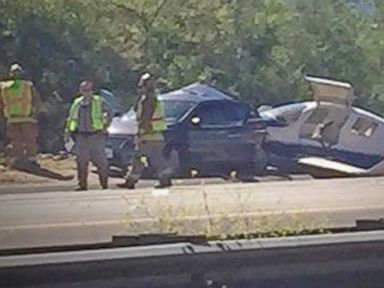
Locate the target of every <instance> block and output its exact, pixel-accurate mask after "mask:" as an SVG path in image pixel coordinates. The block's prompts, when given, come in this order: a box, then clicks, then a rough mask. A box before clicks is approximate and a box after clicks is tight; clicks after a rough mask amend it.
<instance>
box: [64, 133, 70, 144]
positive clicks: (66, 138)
mask: <svg viewBox="0 0 384 288" xmlns="http://www.w3.org/2000/svg"><path fill="white" fill-rule="evenodd" d="M69 138H71V134H70V133H69V132H64V135H63V141H64V143H66V142H68V141H69Z"/></svg>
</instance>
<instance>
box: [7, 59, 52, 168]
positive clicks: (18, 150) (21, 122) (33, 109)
mask: <svg viewBox="0 0 384 288" xmlns="http://www.w3.org/2000/svg"><path fill="white" fill-rule="evenodd" d="M23 74H24V69H23V67H22V66H21V65H20V64H18V63H14V64H12V65H11V66H10V68H9V78H8V79H7V80H5V81H2V82H0V110H1V113H0V115H1V116H2V117H3V118H4V120H5V122H6V131H7V132H6V134H7V138H8V140H9V141H10V143H9V144H8V145H7V147H6V149H5V154H6V157H7V162H8V164H9V165H10V166H13V165H16V166H18V165H22V166H24V165H30V164H32V165H34V166H35V165H37V162H36V160H37V159H36V156H37V150H38V147H37V143H36V139H37V135H38V126H37V118H38V116H39V114H41V113H45V112H46V111H45V108H44V106H43V103H42V102H41V99H40V96H39V94H38V93H37V90H36V89H35V87H34V85H33V83H32V81H29V80H25V79H24V77H23ZM37 166H38V165H37Z"/></svg>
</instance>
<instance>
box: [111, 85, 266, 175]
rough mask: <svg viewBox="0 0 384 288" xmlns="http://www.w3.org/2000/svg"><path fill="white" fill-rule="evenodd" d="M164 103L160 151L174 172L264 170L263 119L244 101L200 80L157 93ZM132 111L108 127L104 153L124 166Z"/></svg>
mask: <svg viewBox="0 0 384 288" xmlns="http://www.w3.org/2000/svg"><path fill="white" fill-rule="evenodd" d="M159 99H160V101H163V103H164V107H165V116H166V122H167V130H166V131H165V133H164V135H165V139H166V142H167V146H166V149H165V151H164V153H165V156H166V157H170V159H171V163H172V165H173V166H174V169H175V170H176V171H177V172H178V174H186V173H187V172H188V171H189V170H191V169H196V170H198V171H199V172H201V173H203V174H211V175H212V174H216V173H220V174H221V173H223V172H224V173H225V172H226V171H229V170H238V171H239V170H242V171H245V172H247V173H252V172H255V171H256V170H260V169H263V168H264V166H265V163H266V159H265V156H264V155H265V154H264V152H263V150H262V148H261V145H262V143H263V140H264V136H265V127H264V124H263V122H262V121H261V120H260V119H259V118H257V117H256V115H255V114H254V112H253V111H252V110H251V109H250V107H249V106H248V105H247V104H244V103H242V102H240V101H237V100H235V99H233V98H231V97H230V96H228V95H226V94H224V93H222V92H220V91H218V90H216V89H214V88H212V87H210V86H207V85H203V84H192V85H190V86H187V87H185V88H182V89H180V90H176V91H173V92H170V93H166V94H162V95H160V96H159ZM136 129H137V128H136V123H135V113H134V111H133V110H132V109H131V110H130V111H128V112H127V113H126V114H125V115H123V116H122V117H120V118H115V119H114V121H113V122H112V124H111V126H110V128H109V139H108V141H107V148H106V151H107V156H108V159H109V162H110V164H111V165H112V166H117V167H121V168H123V169H124V168H125V167H127V166H128V165H129V164H130V162H131V160H132V156H133V137H134V136H133V135H134V134H135V133H136Z"/></svg>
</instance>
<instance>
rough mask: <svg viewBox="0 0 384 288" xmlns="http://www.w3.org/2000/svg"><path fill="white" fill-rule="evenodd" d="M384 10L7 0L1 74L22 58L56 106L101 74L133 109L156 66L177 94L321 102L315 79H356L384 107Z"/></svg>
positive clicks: (256, 0) (275, 0) (338, 1)
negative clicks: (189, 91) (206, 86)
mask: <svg viewBox="0 0 384 288" xmlns="http://www.w3.org/2000/svg"><path fill="white" fill-rule="evenodd" d="M357 2H359V5H355V4H354V3H357ZM383 12H384V3H383V1H380V0H362V1H351V0H322V1H318V0H290V1H287V0H210V1H202V0H183V1H182V0H93V1H92V0H0V73H5V71H6V67H7V65H8V64H9V63H10V62H11V61H14V60H19V61H21V62H22V63H23V64H24V66H26V68H27V69H28V71H29V73H30V75H31V77H32V78H33V80H34V81H35V83H36V84H37V86H38V88H39V90H41V93H42V95H43V98H44V99H45V100H49V101H51V102H53V103H56V102H57V101H58V100H57V98H60V99H61V100H62V101H64V103H67V102H68V101H69V100H70V99H71V98H72V97H73V94H74V93H75V92H76V88H77V84H78V82H79V80H80V79H81V78H84V77H91V78H94V79H95V80H96V81H97V83H99V84H100V85H102V86H107V87H109V88H110V89H112V90H113V91H114V92H115V93H116V94H117V95H118V97H120V99H122V100H123V103H126V104H129V103H132V102H133V101H134V99H135V95H134V94H135V82H136V79H137V77H138V74H139V73H141V72H143V71H151V72H153V73H155V74H156V75H158V76H159V78H160V82H161V85H162V87H164V88H166V89H172V88H177V87H180V86H182V85H185V84H188V83H191V82H194V81H196V80H199V79H200V80H201V79H210V80H212V81H214V82H215V83H216V85H217V86H219V87H220V88H222V89H225V90H227V91H229V92H231V93H232V94H233V95H236V96H238V97H240V98H242V99H244V100H246V101H247V102H249V103H251V104H253V105H254V106H258V105H260V104H272V105H273V104H278V103H283V102H287V101H294V100H300V99H306V98H308V97H310V94H309V91H308V87H307V85H306V84H305V83H304V82H303V76H304V75H305V74H313V75H318V76H324V77H330V78H334V79H339V80H345V81H350V82H352V83H353V85H354V87H355V88H356V92H357V95H358V99H357V103H358V105H360V106H363V107H364V108H368V109H370V110H373V111H375V112H377V113H383V112H384V104H383V103H384V101H383V100H384V99H383V97H384V96H383V94H384V93H383V92H384V80H383V79H384V77H383V69H382V66H383V63H382V62H383V59H384V57H383V56H384V40H383V39H384V37H383V36H384V29H383V28H384V16H383V15H384V13H383ZM52 99H53V100H52ZM61 100H60V101H61ZM64 108H65V105H64V106H63V105H60V107H58V108H57V110H60V109H62V110H64ZM56 114H60V115H62V114H63V111H59V112H57V111H53V113H52V115H56ZM64 114H65V113H64ZM53 118H54V119H55V121H56V122H57V123H59V124H57V125H58V126H60V125H62V123H61V122H62V119H56V116H54V117H53Z"/></svg>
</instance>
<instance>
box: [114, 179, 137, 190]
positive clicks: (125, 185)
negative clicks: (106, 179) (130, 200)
mask: <svg viewBox="0 0 384 288" xmlns="http://www.w3.org/2000/svg"><path fill="white" fill-rule="evenodd" d="M136 183H137V181H136V180H133V179H127V180H125V182H124V183H121V184H120V183H119V184H117V187H119V188H126V189H135V185H136Z"/></svg>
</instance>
